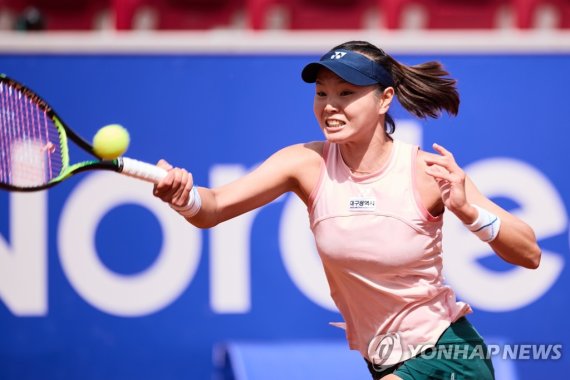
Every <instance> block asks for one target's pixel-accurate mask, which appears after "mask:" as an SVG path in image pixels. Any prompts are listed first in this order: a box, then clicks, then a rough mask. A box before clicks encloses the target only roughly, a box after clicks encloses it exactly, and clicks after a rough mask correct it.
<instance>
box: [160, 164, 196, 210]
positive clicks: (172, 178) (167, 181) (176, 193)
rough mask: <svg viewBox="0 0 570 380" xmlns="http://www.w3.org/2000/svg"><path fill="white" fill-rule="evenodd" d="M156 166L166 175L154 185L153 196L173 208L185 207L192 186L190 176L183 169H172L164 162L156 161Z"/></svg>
mask: <svg viewBox="0 0 570 380" xmlns="http://www.w3.org/2000/svg"><path fill="white" fill-rule="evenodd" d="M156 165H157V166H158V167H161V168H163V169H165V170H166V171H168V175H167V176H166V177H164V179H163V180H162V181H160V183H158V184H157V185H154V190H153V194H154V196H156V197H158V198H160V199H162V200H163V201H164V202H167V203H170V204H171V205H173V206H177V207H184V206H186V205H187V204H188V199H189V194H190V190H192V186H193V185H194V181H193V179H192V174H190V173H188V171H186V170H185V169H181V168H175V167H173V166H172V165H170V164H169V163H168V162H166V161H165V160H160V161H158V163H157V164H156Z"/></svg>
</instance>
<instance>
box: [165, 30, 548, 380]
mask: <svg viewBox="0 0 570 380" xmlns="http://www.w3.org/2000/svg"><path fill="white" fill-rule="evenodd" d="M302 78H303V80H304V81H305V82H308V83H315V98H314V113H315V117H316V119H317V122H318V124H319V126H320V128H321V130H322V132H323V134H324V141H317V142H308V143H305V144H299V145H293V146H289V147H286V148H284V149H282V150H280V151H278V152H276V153H274V154H273V155H272V156H271V157H269V158H268V159H267V160H266V161H265V162H264V163H263V164H261V165H260V166H259V167H257V168H256V169H255V170H253V171H252V172H251V173H249V174H247V175H245V176H244V177H242V178H241V179H238V180H237V181H235V182H233V183H230V184H227V185H225V186H222V187H219V188H214V189H208V188H205V187H199V188H198V187H195V186H194V184H193V180H192V176H191V174H190V173H188V172H187V171H186V170H184V169H181V168H173V167H172V166H170V165H169V164H168V163H167V162H166V161H163V160H161V161H160V162H159V163H158V165H159V166H160V167H162V168H164V169H167V170H168V171H169V173H168V175H167V177H166V178H165V179H164V180H163V181H161V182H160V183H159V184H158V185H156V186H155V188H154V194H155V195H156V196H157V197H159V198H160V199H162V200H163V201H165V202H167V203H169V204H170V205H171V207H173V208H174V209H175V210H177V211H178V212H179V213H180V214H182V215H183V216H184V217H185V218H186V219H187V220H188V221H189V222H190V223H192V224H193V225H194V226H196V227H200V228H209V227H213V226H215V225H217V224H218V223H221V222H223V221H225V220H228V219H231V218H233V217H236V216H238V215H240V214H243V213H245V212H248V211H250V210H253V209H255V208H257V207H260V206H263V205H265V204H267V203H269V202H271V201H272V200H274V199H275V198H277V197H278V196H280V195H281V194H283V193H285V192H289V191H292V192H294V193H295V194H297V196H299V198H301V200H302V201H303V202H304V203H305V204H306V205H307V209H308V213H309V219H310V224H311V229H312V232H313V234H314V237H315V241H316V246H317V250H318V252H319V255H320V257H321V259H322V261H323V265H324V268H325V272H326V276H327V279H328V282H329V285H330V289H331V294H332V297H333V299H334V301H335V303H336V305H337V307H338V309H339V311H340V313H341V314H342V316H343V318H344V320H345V324H346V326H345V328H346V336H347V340H348V342H349V346H350V348H351V349H354V350H358V351H359V352H360V353H361V354H362V356H363V357H364V359H365V360H366V362H367V364H368V368H369V370H370V372H371V374H372V377H373V378H374V379H387V380H389V379H404V380H411V379H428V378H429V379H478V380H486V379H493V378H494V372H493V366H492V364H491V360H490V358H489V357H488V355H487V352H486V346H485V343H484V342H483V340H482V338H481V336H480V335H479V334H478V333H477V331H476V330H475V329H474V328H473V326H472V325H471V324H470V322H469V321H468V320H467V319H466V317H465V316H466V315H467V314H469V313H470V312H471V308H470V307H469V305H467V304H465V303H463V302H458V301H457V300H456V296H455V293H454V291H453V290H452V289H451V288H450V287H449V286H448V285H446V284H444V281H443V277H442V223H443V220H442V219H443V218H442V214H443V212H444V210H445V209H447V210H448V211H449V212H452V213H453V214H455V215H456V216H457V217H458V218H459V219H460V220H461V221H462V222H463V223H464V224H465V228H467V229H469V230H471V231H472V232H473V233H474V234H475V235H476V236H478V237H479V238H480V239H481V240H483V241H485V242H487V243H488V244H489V245H490V247H491V248H492V249H493V251H494V252H496V254H497V255H499V256H500V257H501V258H502V259H504V260H505V261H507V262H509V263H512V264H514V265H520V266H523V267H526V268H537V267H538V265H539V262H540V255H541V251H540V248H539V247H538V245H537V242H536V238H535V235H534V232H533V230H532V229H531V228H530V227H529V226H528V225H527V224H525V223H524V222H523V221H521V220H520V219H518V218H516V217H515V216H513V215H511V214H510V213H508V212H507V211H505V210H504V209H502V208H501V207H499V206H498V205H496V204H495V203H493V202H492V201H490V200H489V199H488V198H487V197H485V196H484V195H483V194H482V193H481V192H479V191H478V190H477V187H476V186H475V184H474V183H473V182H472V181H471V180H470V179H469V178H468V177H467V176H466V175H465V173H464V172H463V170H462V169H461V168H460V167H459V166H458V164H457V163H456V162H455V160H454V158H453V155H452V154H451V153H450V152H449V151H448V150H446V149H445V148H444V147H442V146H440V145H437V144H434V145H433V148H434V150H435V152H436V153H435V154H434V153H428V152H425V151H422V150H420V149H419V148H418V147H417V146H412V145H409V144H406V143H404V142H402V141H398V140H396V139H394V138H392V137H391V133H392V132H393V131H394V128H395V124H394V120H393V119H392V118H391V117H390V115H389V114H388V111H389V109H390V105H391V103H392V101H393V100H394V96H396V97H397V98H398V100H399V101H400V103H401V104H402V106H403V107H404V108H405V109H406V110H408V111H409V112H410V113H412V114H413V115H415V116H418V117H422V118H425V117H432V118H435V117H438V116H439V115H440V114H441V113H442V112H447V113H450V114H457V112H458V108H459V95H458V93H457V90H456V87H455V80H453V79H451V78H449V77H448V73H447V72H446V71H445V70H444V69H443V67H442V66H441V64H440V63H438V62H428V63H424V64H421V65H416V66H406V65H404V64H402V63H399V62H397V61H396V60H395V59H394V58H392V57H391V56H390V55H388V54H386V53H385V52H384V51H383V50H381V49H379V48H377V47H376V46H374V45H372V44H370V43H368V42H363V41H351V42H347V43H344V44H342V45H339V46H337V47H335V48H334V49H332V50H331V51H329V52H327V53H326V54H325V55H323V56H322V58H321V59H320V60H319V61H316V62H312V63H309V64H308V65H307V66H305V68H304V69H303V72H302ZM438 352H443V353H444V354H445V355H438V354H437V353H438Z"/></svg>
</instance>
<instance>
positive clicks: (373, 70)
mask: <svg viewBox="0 0 570 380" xmlns="http://www.w3.org/2000/svg"><path fill="white" fill-rule="evenodd" d="M322 68H326V69H328V70H330V71H332V72H333V73H335V74H336V75H338V76H339V77H341V78H342V79H344V80H345V81H347V82H348V83H352V84H354V85H356V86H370V85H373V84H381V85H383V86H385V87H389V86H393V85H394V81H393V79H392V75H390V73H389V72H388V71H387V70H386V69H385V68H384V67H382V66H380V65H379V64H377V63H376V62H374V61H373V60H371V59H370V58H368V57H366V56H365V55H363V54H360V53H357V52H354V51H351V50H344V49H338V50H332V51H329V52H328V53H326V54H325V55H323V56H322V57H321V59H320V60H319V61H317V62H312V63H309V64H308V65H307V66H305V68H304V69H303V72H302V74H301V76H302V78H303V80H304V81H305V82H307V83H315V82H316V81H317V74H318V73H319V70H320V69H322Z"/></svg>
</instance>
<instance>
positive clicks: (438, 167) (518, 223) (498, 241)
mask: <svg viewBox="0 0 570 380" xmlns="http://www.w3.org/2000/svg"><path fill="white" fill-rule="evenodd" d="M434 149H435V150H436V151H437V152H438V153H439V155H434V154H430V155H426V159H425V162H426V163H427V165H428V169H427V170H426V172H427V173H428V174H429V175H431V176H432V177H433V178H434V179H435V180H436V182H437V184H438V187H439V190H440V193H441V199H442V201H443V203H444V205H445V207H446V208H447V209H448V210H450V211H451V212H453V213H454V214H455V215H456V216H457V217H458V218H459V219H460V220H461V221H462V222H463V223H464V224H466V225H470V224H472V223H474V222H475V220H477V218H478V216H479V213H480V212H479V210H477V208H476V207H474V205H476V206H478V207H480V208H482V209H483V212H484V210H486V211H488V212H490V213H491V214H494V215H496V216H497V217H498V218H500V228H499V231H498V234H497V235H496V237H495V238H494V239H493V240H492V241H491V242H489V245H490V246H491V248H492V249H493V251H495V253H497V255H499V256H500V257H501V258H503V259H504V260H505V261H507V262H509V263H512V264H515V265H520V266H522V267H525V268H530V269H536V268H537V267H538V265H539V263H540V256H541V250H540V247H539V246H538V244H537V241H536V236H535V234H534V231H533V230H532V228H531V227H530V226H529V225H528V224H526V223H525V222H524V221H522V220H521V219H520V218H518V217H516V216H514V215H513V214H511V213H509V212H508V211H506V210H504V209H503V208H501V207H500V206H499V205H497V204H496V203H494V202H492V201H491V200H490V199H489V198H487V197H486V196H485V195H483V194H482V193H481V192H480V191H479V190H478V189H477V187H476V186H475V184H474V183H473V181H472V180H471V179H470V178H469V177H468V176H467V175H466V174H465V172H464V171H463V170H462V169H461V168H460V167H459V165H458V164H457V163H456V162H455V159H454V157H453V155H452V154H451V153H450V152H449V151H447V150H446V149H445V148H443V147H442V146H439V145H434Z"/></svg>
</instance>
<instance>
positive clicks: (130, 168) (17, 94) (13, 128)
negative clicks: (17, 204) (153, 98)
mask: <svg viewBox="0 0 570 380" xmlns="http://www.w3.org/2000/svg"><path fill="white" fill-rule="evenodd" d="M70 141H71V142H73V143H75V144H76V145H77V146H79V147H80V148H82V149H83V150H84V151H86V152H87V153H89V154H90V155H92V156H93V157H94V158H95V159H93V160H88V161H82V162H77V163H74V164H71V163H70V160H69V145H68V144H69V142H70ZM87 170H112V171H115V172H118V173H122V174H125V175H128V176H131V177H135V178H139V179H142V180H145V181H147V182H152V183H158V182H159V181H160V180H161V179H162V178H164V177H165V176H166V174H167V172H166V170H164V169H161V168H159V167H157V166H155V165H151V164H148V163H145V162H141V161H137V160H134V159H131V158H127V157H119V158H116V159H114V160H102V159H100V158H99V157H97V155H96V154H95V152H94V151H93V147H92V146H91V145H90V144H89V143H88V142H86V141H85V140H84V139H82V138H81V137H80V136H79V135H77V134H76V133H75V132H73V130H71V128H69V127H68V126H67V125H66V124H65V123H64V122H63V121H62V120H61V118H60V117H59V116H58V115H57V114H56V113H55V111H54V110H53V109H52V108H51V107H50V106H49V105H48V104H47V103H46V102H45V101H44V100H43V99H42V98H40V97H39V95H37V94H35V93H34V92H33V91H32V90H30V89H29V88H27V87H25V86H24V85H22V84H20V83H18V82H16V81H15V80H13V79H10V78H8V77H7V76H6V75H4V74H0V188H4V189H6V190H10V191H37V190H43V189H47V188H50V187H52V186H54V185H56V184H58V183H60V182H62V181H64V180H65V179H67V178H69V177H71V176H72V175H74V174H77V173H80V172H84V171H87Z"/></svg>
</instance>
